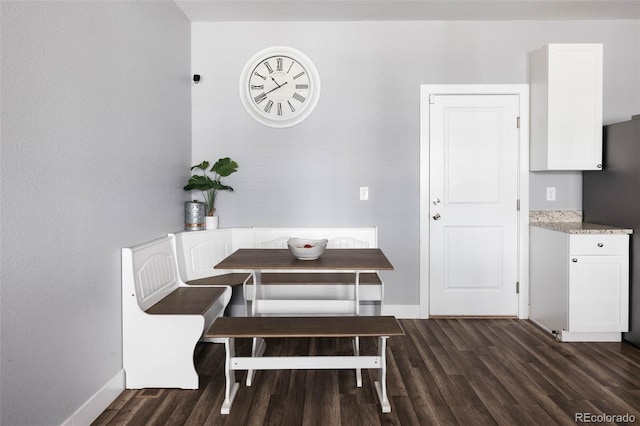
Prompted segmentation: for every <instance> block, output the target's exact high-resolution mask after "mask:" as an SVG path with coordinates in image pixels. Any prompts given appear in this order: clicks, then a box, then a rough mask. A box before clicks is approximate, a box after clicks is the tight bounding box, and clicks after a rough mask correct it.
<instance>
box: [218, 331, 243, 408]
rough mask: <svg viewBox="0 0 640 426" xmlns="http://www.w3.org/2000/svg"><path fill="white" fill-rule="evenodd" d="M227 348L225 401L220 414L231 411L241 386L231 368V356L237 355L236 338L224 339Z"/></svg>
mask: <svg viewBox="0 0 640 426" xmlns="http://www.w3.org/2000/svg"><path fill="white" fill-rule="evenodd" d="M224 348H225V353H226V355H225V360H224V381H225V387H224V401H223V402H222V408H220V414H229V411H231V405H232V404H233V400H234V399H235V398H236V393H238V387H239V386H240V385H239V384H238V382H236V373H235V372H234V371H233V369H232V368H231V358H233V357H234V356H236V344H235V339H234V338H226V339H224Z"/></svg>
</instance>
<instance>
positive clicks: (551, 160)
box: [529, 43, 603, 171]
mask: <svg viewBox="0 0 640 426" xmlns="http://www.w3.org/2000/svg"><path fill="white" fill-rule="evenodd" d="M529 67H530V71H529V83H530V85H531V87H530V90H531V142H530V143H531V158H530V161H531V163H530V164H531V167H530V168H531V170H534V171H535V170H600V169H602V80H603V77H602V75H603V72H602V68H603V66H602V44H564V43H563V44H560V43H554V44H548V45H546V46H545V47H543V48H541V49H538V50H536V51H534V52H532V53H531V56H530V62H529Z"/></svg>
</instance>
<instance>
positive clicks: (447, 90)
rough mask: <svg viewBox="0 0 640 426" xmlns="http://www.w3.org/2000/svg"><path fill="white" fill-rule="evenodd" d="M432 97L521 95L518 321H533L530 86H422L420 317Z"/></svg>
mask: <svg viewBox="0 0 640 426" xmlns="http://www.w3.org/2000/svg"><path fill="white" fill-rule="evenodd" d="M431 95H517V96H518V100H519V109H520V132H519V143H518V157H519V158H518V199H519V200H520V210H519V211H518V251H519V253H518V281H519V282H520V289H519V290H520V291H519V294H518V318H520V319H526V318H529V85H528V84H435V85H434V84H422V85H420V318H429V289H430V287H429V286H430V283H429V260H430V253H429V237H430V232H429V226H430V223H431V221H430V219H429V200H430V199H431V197H430V194H429V191H430V181H429V164H430V163H429V160H430V158H429V146H430V139H429V130H430V129H429V125H430V123H429V97H430V96H431Z"/></svg>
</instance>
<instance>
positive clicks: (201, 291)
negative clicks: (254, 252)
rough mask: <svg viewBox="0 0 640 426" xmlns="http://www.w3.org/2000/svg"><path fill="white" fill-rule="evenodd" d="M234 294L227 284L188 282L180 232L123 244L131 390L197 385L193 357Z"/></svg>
mask: <svg viewBox="0 0 640 426" xmlns="http://www.w3.org/2000/svg"><path fill="white" fill-rule="evenodd" d="M230 299H231V288H230V287H228V286H198V287H192V286H188V285H187V284H185V283H184V282H183V281H182V280H181V279H180V276H179V274H178V264H177V255H176V246H175V236H173V235H171V234H170V235H168V236H166V237H162V238H159V239H157V240H154V241H151V242H148V243H145V244H141V245H138V246H135V247H131V248H123V249H122V329H123V340H122V351H123V367H124V370H125V377H126V379H125V380H126V385H125V386H126V388H127V389H140V388H184V389H197V388H198V374H197V372H196V369H195V365H194V362H193V353H194V350H195V346H196V344H197V343H198V342H199V341H202V342H215V343H221V342H222V341H221V340H219V339H215V338H211V337H206V336H205V335H204V332H205V331H206V330H208V329H209V327H210V326H211V324H213V322H214V320H215V319H216V318H217V317H220V316H222V315H223V314H224V310H225V308H226V306H227V304H228V303H229V301H230Z"/></svg>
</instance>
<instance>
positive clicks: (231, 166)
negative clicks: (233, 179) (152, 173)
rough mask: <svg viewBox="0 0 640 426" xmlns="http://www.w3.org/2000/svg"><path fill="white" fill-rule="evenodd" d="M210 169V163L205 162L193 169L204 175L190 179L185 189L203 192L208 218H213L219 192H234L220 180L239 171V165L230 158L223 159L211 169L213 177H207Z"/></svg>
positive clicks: (197, 175)
mask: <svg viewBox="0 0 640 426" xmlns="http://www.w3.org/2000/svg"><path fill="white" fill-rule="evenodd" d="M208 168H209V162H208V161H203V162H202V163H200V164H198V165H197V166H193V167H191V169H190V170H191V171H193V169H198V170H202V174H201V175H200V174H196V175H193V176H191V177H190V178H189V181H188V182H187V186H185V187H184V190H185V191H192V190H194V189H195V190H198V191H200V192H202V196H203V197H204V202H205V204H206V205H207V216H213V213H214V212H215V211H216V208H215V207H214V204H215V202H216V195H217V194H218V191H233V188H232V187H230V186H228V185H223V184H222V183H221V182H220V178H223V177H227V176H229V175H230V174H232V173H235V172H236V171H238V163H236V162H235V161H233V160H231V159H230V158H229V157H226V158H221V159H219V160H218V161H216V163H215V164H214V165H213V167H211V170H209V171H210V172H212V173H213V177H209V176H208V175H207V169H208Z"/></svg>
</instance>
